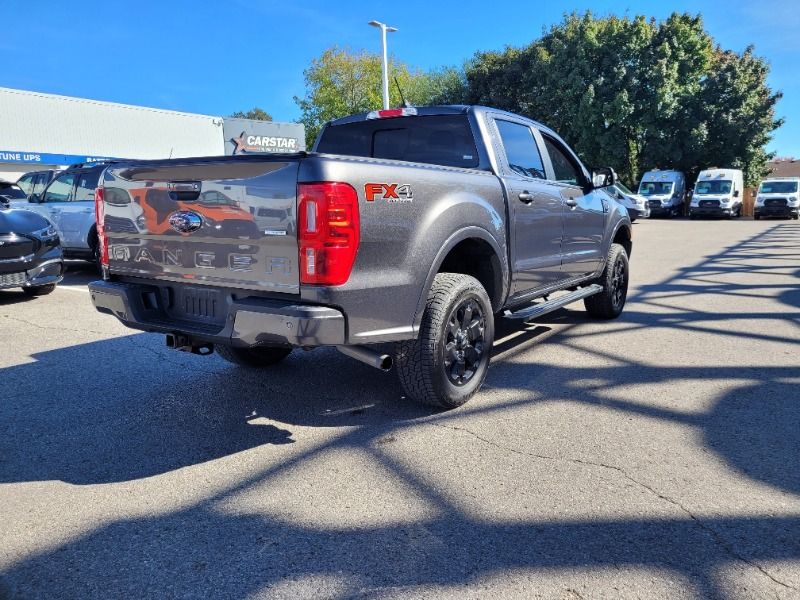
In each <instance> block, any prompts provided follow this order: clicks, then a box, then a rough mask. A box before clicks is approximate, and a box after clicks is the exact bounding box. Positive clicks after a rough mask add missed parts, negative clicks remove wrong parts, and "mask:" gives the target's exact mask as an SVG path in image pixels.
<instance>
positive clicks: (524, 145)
mask: <svg viewBox="0 0 800 600" xmlns="http://www.w3.org/2000/svg"><path fill="white" fill-rule="evenodd" d="M496 123H497V129H498V131H499V132H500V139H501V140H503V148H505V151H506V158H508V166H509V167H511V170H512V171H514V172H515V173H517V174H519V175H522V176H523V177H533V178H536V179H544V178H545V175H544V164H543V163H542V156H541V155H540V154H539V148H538V146H537V145H536V140H535V139H534V138H533V133H532V132H531V128H530V127H528V126H526V125H520V124H519V123H512V122H511V121H500V120H497V121H496Z"/></svg>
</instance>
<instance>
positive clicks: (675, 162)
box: [466, 12, 780, 184]
mask: <svg viewBox="0 0 800 600" xmlns="http://www.w3.org/2000/svg"><path fill="white" fill-rule="evenodd" d="M767 72H768V68H767V66H766V64H765V63H764V61H763V60H761V59H759V58H758V57H755V56H754V55H753V53H752V50H748V51H746V52H745V53H744V54H741V55H737V54H735V53H731V52H724V51H722V50H720V49H718V48H716V47H715V45H714V42H713V40H712V38H711V37H710V36H709V35H708V34H707V33H706V32H705V30H704V29H703V23H702V19H701V17H699V16H693V15H688V14H678V13H674V14H672V15H671V16H670V17H669V18H667V19H666V20H664V21H661V22H657V21H656V20H654V19H647V18H646V17H643V16H637V17H633V18H627V17H625V18H620V17H613V16H612V17H605V18H595V17H594V16H593V15H592V14H591V13H589V12H587V13H585V14H582V15H578V14H571V15H568V16H567V17H565V19H564V21H563V22H561V23H559V24H557V25H555V26H553V27H552V28H551V29H550V30H548V31H546V32H545V33H544V35H543V36H542V37H541V38H540V39H538V40H535V41H534V42H532V43H531V44H530V45H528V46H526V47H524V48H506V49H505V50H504V51H502V52H482V53H478V54H477V55H476V56H475V57H474V58H473V60H472V61H471V62H470V63H469V64H468V66H467V68H466V80H467V93H466V97H467V99H468V101H469V102H473V103H481V104H489V105H493V106H498V107H500V108H505V109H507V110H511V111H514V112H519V113H521V114H524V115H527V116H530V117H532V118H535V119H537V120H540V121H542V122H544V123H546V124H547V125H549V126H551V127H552V128H553V129H555V130H556V131H558V132H559V133H560V134H561V135H563V136H564V138H565V139H567V141H568V142H570V143H571V144H572V145H573V146H574V147H575V149H576V150H577V151H578V152H579V153H580V154H581V155H582V156H583V157H584V158H585V159H586V161H587V162H588V163H589V164H592V165H611V166H613V167H614V168H615V169H616V170H617V171H618V172H619V173H620V174H621V176H622V178H623V179H624V180H625V181H627V182H629V183H630V184H633V183H635V182H636V181H637V180H638V178H639V177H640V176H641V174H642V172H644V171H646V170H648V169H650V168H666V167H672V168H678V169H680V170H683V171H685V172H687V173H688V174H689V175H690V177H691V176H693V175H696V173H697V171H698V170H699V169H701V168H703V167H705V166H709V165H711V164H718V165H720V166H722V164H723V163H725V166H728V165H730V166H738V167H741V168H743V169H744V170H745V171H746V172H747V174H748V175H747V176H748V178H749V179H750V180H751V181H752V180H753V178H754V177H756V176H757V175H756V174H757V173H760V172H761V171H763V169H764V165H765V163H766V161H767V159H768V156H767V154H766V153H765V152H764V150H763V147H764V144H765V143H766V142H767V141H768V140H769V138H770V134H771V132H772V131H773V130H774V129H775V128H776V127H777V126H779V125H780V121H779V120H776V119H775V116H774V106H775V102H776V101H777V99H778V98H779V97H780V96H779V94H774V93H773V92H772V91H771V90H770V89H769V87H768V86H767V85H766V74H767ZM733 138H736V139H735V141H734V139H733Z"/></svg>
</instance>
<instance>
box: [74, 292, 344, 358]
mask: <svg viewBox="0 0 800 600" xmlns="http://www.w3.org/2000/svg"><path fill="white" fill-rule="evenodd" d="M89 292H90V293H91V297H92V302H93V303H94V306H95V308H96V309H97V310H99V311H100V312H102V313H107V314H111V315H114V316H115V317H117V318H118V319H119V320H120V321H122V323H124V324H125V325H127V326H128V327H131V328H133V329H139V330H142V331H151V332H157V333H172V334H182V335H185V336H188V337H189V338H191V339H194V340H198V341H203V342H210V343H217V344H227V345H233V346H240V347H249V346H256V345H259V344H263V345H287V346H330V345H342V344H344V343H345V333H346V319H345V316H344V314H343V313H342V312H341V311H339V310H337V309H335V308H331V307H328V306H316V305H310V304H298V303H295V302H291V301H284V300H273V299H267V298H260V297H248V298H244V299H240V300H231V301H229V302H226V307H227V308H226V311H225V315H224V316H223V319H221V320H220V322H219V323H215V324H206V323H202V322H200V321H194V320H192V321H190V320H181V319H179V318H174V317H170V316H169V314H168V311H167V310H165V308H164V306H163V302H164V297H163V295H162V294H161V293H160V290H159V288H157V287H154V286H149V285H144V284H133V283H121V282H111V281H94V282H92V283H90V284H89Z"/></svg>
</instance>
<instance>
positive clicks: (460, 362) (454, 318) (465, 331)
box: [396, 273, 494, 408]
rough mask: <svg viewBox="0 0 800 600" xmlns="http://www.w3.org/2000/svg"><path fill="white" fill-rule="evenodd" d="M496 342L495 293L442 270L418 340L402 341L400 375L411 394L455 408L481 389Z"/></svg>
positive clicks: (426, 402)
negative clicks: (493, 306) (490, 296)
mask: <svg viewBox="0 0 800 600" xmlns="http://www.w3.org/2000/svg"><path fill="white" fill-rule="evenodd" d="M493 343H494V315H493V311H492V304H491V302H490V301H489V296H488V295H487V293H486V290H485V289H484V288H483V286H482V285H481V284H480V282H479V281H478V280H477V279H475V278H474V277H470V276H469V275H463V274H461V273H439V274H438V275H436V277H435V279H434V280H433V285H432V286H431V289H430V292H429V293H428V301H427V304H426V306H425V313H424V315H423V317H422V327H421V328H420V332H419V336H418V337H417V339H416V340H411V341H407V342H400V343H398V345H397V358H396V364H397V373H398V376H399V378H400V383H401V384H402V386H403V389H404V390H405V392H406V395H407V396H409V397H410V398H412V399H414V400H416V401H418V402H423V403H425V404H430V405H432V406H436V407H439V408H455V407H457V406H461V405H462V404H464V403H465V402H466V401H467V400H469V399H470V398H471V397H472V396H473V394H475V392H477V391H478V389H479V388H480V387H481V384H482V383H483V380H484V379H486V374H487V373H488V370H489V359H490V355H491V353H492V344H493Z"/></svg>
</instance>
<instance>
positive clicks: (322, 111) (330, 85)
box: [294, 47, 466, 148]
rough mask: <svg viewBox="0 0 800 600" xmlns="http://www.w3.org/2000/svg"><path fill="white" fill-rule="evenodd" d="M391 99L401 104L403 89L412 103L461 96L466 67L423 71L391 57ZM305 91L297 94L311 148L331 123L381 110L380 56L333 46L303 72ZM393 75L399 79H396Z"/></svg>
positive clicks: (432, 102) (428, 102)
mask: <svg viewBox="0 0 800 600" xmlns="http://www.w3.org/2000/svg"><path fill="white" fill-rule="evenodd" d="M389 73H390V84H389V100H390V104H391V105H392V106H401V104H402V99H401V97H400V91H399V89H398V84H399V87H400V89H402V91H403V96H404V97H405V100H406V101H407V102H409V103H410V104H413V105H418V106H419V105H424V104H440V103H450V102H453V101H454V100H456V99H460V98H461V97H462V96H463V92H464V86H465V85H466V81H465V78H464V73H463V70H458V69H454V68H443V69H438V70H434V71H429V72H425V71H420V70H416V69H412V68H410V67H408V66H407V65H405V64H403V63H401V62H399V61H397V60H394V59H392V60H391V61H390V64H389ZM304 76H305V84H306V94H305V96H304V97H303V98H298V97H295V99H294V100H295V102H296V103H297V105H298V106H299V107H300V111H301V117H300V122H301V123H303V125H305V128H306V143H307V146H308V147H309V148H310V147H311V146H312V145H313V143H314V140H315V139H316V137H317V134H318V133H319V130H320V129H321V128H322V125H324V124H325V123H326V122H327V121H330V120H332V119H338V118H339V117H344V116H347V115H351V114H354V113H359V112H364V111H369V110H376V109H379V108H381V106H382V102H383V98H382V92H381V89H382V88H381V56H380V55H379V54H373V53H370V52H367V51H365V50H356V51H354V50H349V49H346V48H339V47H334V48H329V49H327V50H325V51H324V52H323V53H322V55H321V56H320V57H319V58H316V59H314V60H313V61H312V62H311V65H310V66H309V67H308V69H306V70H305V72H304ZM395 78H396V79H397V81H396V82H395Z"/></svg>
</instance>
